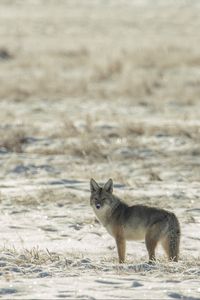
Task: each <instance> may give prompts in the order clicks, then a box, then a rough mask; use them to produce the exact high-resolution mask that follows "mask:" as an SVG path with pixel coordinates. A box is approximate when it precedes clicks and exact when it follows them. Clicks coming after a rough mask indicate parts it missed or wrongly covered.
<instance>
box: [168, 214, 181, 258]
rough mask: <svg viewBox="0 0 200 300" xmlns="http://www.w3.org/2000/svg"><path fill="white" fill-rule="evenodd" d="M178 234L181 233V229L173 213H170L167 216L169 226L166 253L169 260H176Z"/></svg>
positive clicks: (178, 242)
mask: <svg viewBox="0 0 200 300" xmlns="http://www.w3.org/2000/svg"><path fill="white" fill-rule="evenodd" d="M180 235H181V229H180V224H179V221H178V219H177V217H176V216H175V214H173V213H171V214H170V216H169V228H168V255H169V259H170V260H173V261H178V258H179V245H180Z"/></svg>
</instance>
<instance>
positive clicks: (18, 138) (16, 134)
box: [0, 126, 26, 153]
mask: <svg viewBox="0 0 200 300" xmlns="http://www.w3.org/2000/svg"><path fill="white" fill-rule="evenodd" d="M25 142H26V132H25V130H24V128H23V127H21V126H20V127H18V128H16V127H15V128H12V127H9V126H8V127H4V128H1V129H0V149H1V150H2V151H8V152H17V153H21V152H23V145H24V143H25Z"/></svg>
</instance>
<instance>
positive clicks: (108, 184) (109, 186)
mask: <svg viewBox="0 0 200 300" xmlns="http://www.w3.org/2000/svg"><path fill="white" fill-rule="evenodd" d="M103 188H104V190H106V192H108V193H111V194H112V192H113V181H112V179H111V178H110V179H109V180H108V181H107V182H106V183H105V184H104V187H103Z"/></svg>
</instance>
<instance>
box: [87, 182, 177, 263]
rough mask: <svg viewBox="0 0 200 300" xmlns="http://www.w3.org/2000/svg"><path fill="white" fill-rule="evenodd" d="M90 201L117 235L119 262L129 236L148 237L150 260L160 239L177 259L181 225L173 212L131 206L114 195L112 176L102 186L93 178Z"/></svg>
mask: <svg viewBox="0 0 200 300" xmlns="http://www.w3.org/2000/svg"><path fill="white" fill-rule="evenodd" d="M90 189H91V197H90V204H91V206H92V208H93V210H94V212H95V214H96V216H97V218H98V219H99V221H100V222H101V223H102V224H103V225H104V227H105V228H106V229H107V231H108V232H109V233H110V234H111V235H112V236H113V237H114V238H115V241H116V244H117V249H118V256H119V262H120V263H121V262H124V260H125V247H126V245H125V244H126V240H142V239H144V240H145V244H146V248H147V250H148V254H149V260H150V261H153V260H155V248H156V246H157V244H158V242H161V244H162V246H163V248H164V250H165V251H166V253H167V255H168V258H169V259H170V260H173V261H178V256H179V244H180V225H179V221H178V219H177V217H176V216H175V214H174V213H172V212H169V211H167V210H164V209H159V208H155V207H149V206H144V205H133V206H128V205H127V204H125V203H124V202H123V201H121V199H119V198H118V197H116V196H115V195H113V182H112V179H109V180H108V182H107V183H106V184H105V185H104V186H103V187H101V186H99V185H98V184H97V183H96V181H95V180H94V179H91V181H90Z"/></svg>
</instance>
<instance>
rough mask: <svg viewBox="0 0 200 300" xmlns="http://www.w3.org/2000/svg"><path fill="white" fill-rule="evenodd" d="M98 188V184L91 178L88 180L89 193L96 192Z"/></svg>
mask: <svg viewBox="0 0 200 300" xmlns="http://www.w3.org/2000/svg"><path fill="white" fill-rule="evenodd" d="M99 188H100V187H99V185H98V183H97V182H96V181H95V180H94V179H93V178H91V179H90V191H91V193H92V192H96V191H98V190H99Z"/></svg>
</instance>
